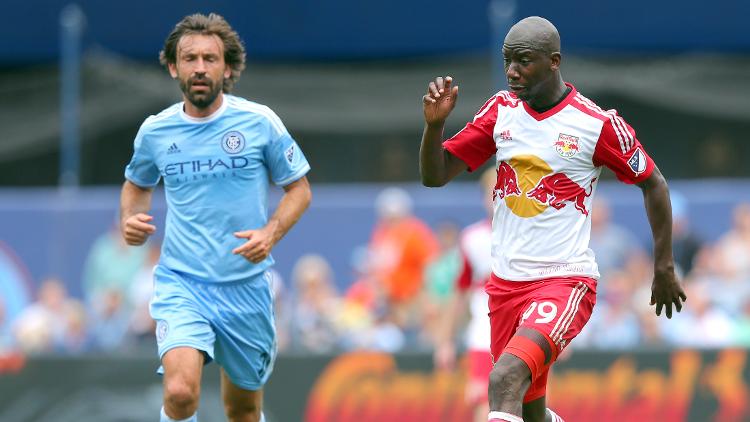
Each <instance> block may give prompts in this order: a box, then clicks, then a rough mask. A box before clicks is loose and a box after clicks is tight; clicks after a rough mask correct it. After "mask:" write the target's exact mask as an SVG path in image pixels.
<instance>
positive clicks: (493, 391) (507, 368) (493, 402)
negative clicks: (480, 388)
mask: <svg viewBox="0 0 750 422" xmlns="http://www.w3.org/2000/svg"><path fill="white" fill-rule="evenodd" d="M530 385H531V371H530V370H529V367H528V366H526V362H524V361H523V360H521V359H520V358H518V357H516V356H513V355H511V354H510V353H503V354H501V355H500V358H499V359H498V360H497V362H496V363H495V367H494V368H492V372H490V383H489V391H488V392H489V399H490V415H492V414H493V413H494V412H502V413H504V414H508V415H513V416H516V417H517V418H520V417H521V414H522V412H523V407H522V398H523V396H524V395H525V394H526V390H528V389H529V386H530ZM498 420H502V419H498ZM539 422H542V421H541V420H540V421H539Z"/></svg>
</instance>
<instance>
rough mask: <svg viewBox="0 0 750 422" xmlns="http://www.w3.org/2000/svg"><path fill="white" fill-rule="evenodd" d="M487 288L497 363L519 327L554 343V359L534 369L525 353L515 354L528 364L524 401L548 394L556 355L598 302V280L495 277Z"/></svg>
mask: <svg viewBox="0 0 750 422" xmlns="http://www.w3.org/2000/svg"><path fill="white" fill-rule="evenodd" d="M485 289H486V290H487V294H488V295H489V296H490V300H489V308H490V313H489V316H490V330H491V345H490V349H491V353H492V360H493V362H496V361H497V359H498V358H499V357H500V355H501V354H502V353H503V351H505V348H506V346H507V345H508V342H509V341H510V339H511V337H513V335H514V334H515V333H516V330H518V329H519V328H520V327H527V328H531V329H534V330H536V331H538V332H540V333H542V334H544V335H545V336H547V338H548V339H549V340H551V343H552V344H553V345H554V347H555V349H556V350H553V353H552V354H553V359H551V360H550V361H549V362H548V363H547V364H546V365H545V366H544V367H543V368H540V369H537V371H536V372H537V373H534V372H535V369H534V365H530V364H529V363H530V362H528V361H527V358H526V357H525V356H519V355H518V354H517V353H512V354H513V355H514V356H517V357H519V358H521V359H522V360H524V362H526V363H527V364H529V368H531V370H532V374H531V381H532V382H531V387H529V390H528V391H527V393H526V396H525V397H524V403H526V402H529V401H532V400H536V399H538V398H540V397H542V396H544V395H545V392H546V387H547V373H548V372H549V366H550V365H551V364H552V362H553V361H554V358H556V357H557V355H559V354H560V352H561V351H562V350H563V349H564V348H565V346H567V345H568V344H569V343H570V341H571V340H572V339H573V338H575V336H577V335H578V333H580V332H581V329H583V326H584V325H586V322H587V321H588V320H589V317H590V316H591V311H592V310H593V309H594V304H595V303H596V280H594V279H592V278H588V277H563V278H548V279H544V280H536V281H507V280H503V279H500V278H498V277H496V276H494V275H493V276H492V278H491V280H490V281H489V282H488V283H487V285H486V287H485Z"/></svg>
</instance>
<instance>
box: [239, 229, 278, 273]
mask: <svg viewBox="0 0 750 422" xmlns="http://www.w3.org/2000/svg"><path fill="white" fill-rule="evenodd" d="M234 235H235V236H236V237H238V238H240V239H247V242H245V243H243V244H242V245H241V246H239V247H237V248H234V249H233V250H232V253H233V254H235V255H242V256H243V257H245V259H247V260H248V261H250V262H252V263H253V264H257V263H259V262H261V261H263V260H264V259H266V258H267V257H268V255H269V254H270V253H271V248H273V245H274V243H276V242H275V240H274V238H273V230H271V229H270V228H268V227H264V228H262V229H257V230H245V231H241V232H235V233H234Z"/></svg>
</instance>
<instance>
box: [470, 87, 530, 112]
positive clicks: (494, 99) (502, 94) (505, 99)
mask: <svg viewBox="0 0 750 422" xmlns="http://www.w3.org/2000/svg"><path fill="white" fill-rule="evenodd" d="M520 101H521V100H519V99H518V98H516V96H515V95H514V94H513V93H511V92H508V91H505V90H500V91H498V92H496V93H495V94H494V95H492V96H491V97H490V98H488V99H487V101H485V102H484V105H482V107H481V108H480V109H479V113H477V114H482V113H483V112H484V113H486V112H487V111H488V110H489V109H491V108H497V107H511V108H515V107H518V104H520Z"/></svg>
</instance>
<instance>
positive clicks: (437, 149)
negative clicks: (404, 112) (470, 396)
mask: <svg viewBox="0 0 750 422" xmlns="http://www.w3.org/2000/svg"><path fill="white" fill-rule="evenodd" d="M503 56H504V62H505V74H506V77H507V80H508V86H509V87H510V91H500V92H498V93H497V94H495V95H493V96H492V97H491V98H490V99H489V100H488V101H487V102H486V103H485V104H484V106H482V107H481V108H480V110H479V112H478V113H477V114H476V116H475V117H474V120H473V121H472V122H469V123H468V124H467V125H466V127H464V129H462V130H461V131H460V132H459V133H457V134H456V135H454V136H453V137H452V138H450V139H448V140H446V141H443V128H444V125H445V120H446V119H447V117H448V115H449V114H450V112H451V111H452V110H453V107H454V106H455V103H456V98H457V96H458V86H456V85H454V84H453V80H452V78H451V77H445V78H443V77H438V78H436V79H435V80H434V81H432V82H430V83H429V85H428V88H427V94H426V95H424V97H423V109H424V118H425V129H424V133H423V135H422V144H421V151H420V173H421V176H422V183H423V184H424V185H426V186H442V185H444V184H446V183H448V182H449V181H450V180H451V179H453V178H454V177H455V176H456V175H457V174H459V173H460V172H462V171H463V170H465V169H467V168H468V169H469V171H473V170H475V169H476V168H478V167H479V166H480V165H482V164H483V163H484V162H485V161H486V160H487V159H489V158H490V157H492V156H494V157H495V160H496V170H497V183H496V184H495V204H494V215H493V221H492V230H493V233H492V275H491V276H490V280H489V282H488V283H487V293H488V294H489V297H490V300H489V309H490V314H489V315H490V327H491V328H490V329H491V353H492V356H493V360H494V362H495V365H494V367H493V369H492V372H491V373H490V381H489V391H488V392H489V402H490V412H489V417H488V420H490V421H493V422H499V421H507V422H517V421H526V422H541V421H545V420H546V421H560V420H562V419H561V418H560V417H559V416H557V415H555V414H554V412H552V411H550V410H549V409H546V405H545V395H546V382H547V374H548V371H549V367H550V365H552V363H554V361H555V359H556V358H557V356H558V355H559V353H560V352H561V351H562V350H563V348H564V347H565V346H566V345H567V344H569V343H570V341H571V340H572V339H573V338H574V337H575V336H576V335H577V334H578V333H579V332H580V330H581V328H583V326H584V324H585V323H586V321H587V320H588V318H589V316H590V315H591V310H592V308H593V306H594V303H595V292H596V279H597V278H598V277H599V272H598V270H597V267H596V262H595V260H594V255H593V252H592V251H591V249H589V247H588V241H589V233H590V229H591V219H590V216H589V212H590V209H591V204H592V198H593V195H594V191H595V189H596V184H597V181H598V180H599V175H600V173H601V169H602V167H603V166H606V167H608V168H609V169H611V170H612V171H613V172H614V173H615V175H616V176H617V177H618V179H620V180H621V181H623V182H625V183H630V184H637V185H638V186H639V187H640V188H641V190H642V191H643V198H644V204H645V208H646V214H647V216H648V220H649V224H650V226H651V232H652V235H653V239H654V279H653V284H652V288H651V291H652V295H651V304H652V305H656V314H657V315H660V314H661V312H662V310H664V311H665V314H666V316H667V318H671V316H672V306H673V305H674V307H675V309H676V310H677V311H678V312H679V311H680V310H681V309H682V303H683V301H684V300H686V296H685V293H684V292H683V290H682V287H681V286H680V283H679V281H678V279H677V277H676V276H675V272H674V260H673V258H672V224H671V219H672V217H671V207H670V202H669V190H668V188H667V183H666V181H665V179H664V177H663V176H662V174H661V172H660V171H659V169H658V168H657V167H656V166H655V165H654V162H653V161H652V160H651V158H650V157H649V156H648V155H647V154H646V151H645V150H644V148H643V146H642V145H641V144H640V142H639V141H638V139H637V138H636V136H635V131H634V130H633V129H632V128H631V127H630V126H629V125H628V124H627V123H625V121H624V120H623V119H622V118H621V117H620V116H618V115H617V113H616V112H615V111H614V110H609V111H605V110H602V109H601V108H599V107H598V106H597V105H596V104H594V103H593V102H592V101H591V100H589V99H587V98H586V97H584V96H582V95H581V94H579V93H578V92H577V90H576V89H575V87H573V85H571V84H568V83H565V82H564V81H563V79H562V76H561V74H560V63H561V61H562V56H561V54H560V36H559V34H558V32H557V29H556V28H555V27H554V25H552V24H551V23H550V22H549V21H547V20H546V19H543V18H540V17H529V18H525V19H523V20H521V21H519V22H518V23H516V24H515V25H514V26H513V27H512V28H511V29H510V31H509V32H508V34H507V35H506V37H505V41H504V43H503Z"/></svg>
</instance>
